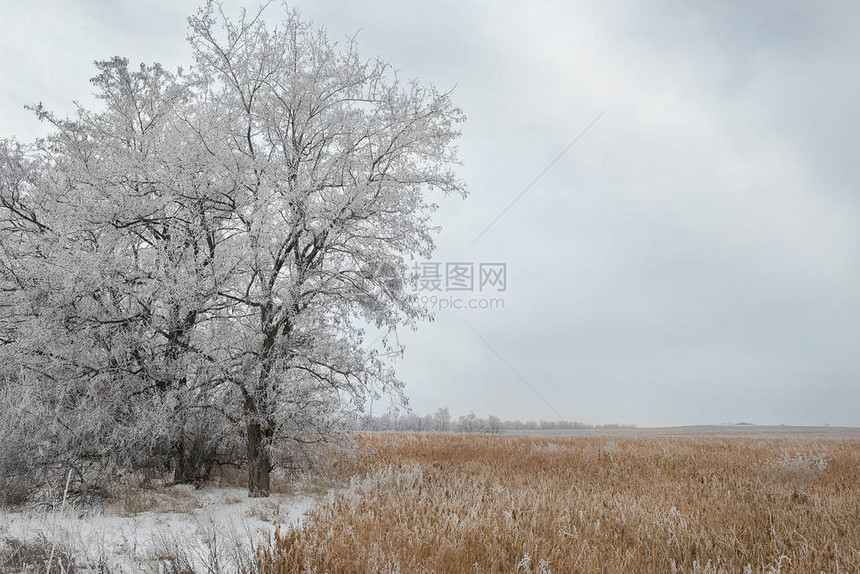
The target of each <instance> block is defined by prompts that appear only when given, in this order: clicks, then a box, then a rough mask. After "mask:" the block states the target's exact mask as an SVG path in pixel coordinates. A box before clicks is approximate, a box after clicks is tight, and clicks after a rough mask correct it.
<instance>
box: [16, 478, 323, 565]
mask: <svg viewBox="0 0 860 574" xmlns="http://www.w3.org/2000/svg"><path fill="white" fill-rule="evenodd" d="M314 499H315V497H314V496H313V495H310V494H272V495H271V496H270V497H269V498H257V499H249V498H248V495H247V489H244V488H232V487H230V488H227V487H224V488H220V487H214V486H213V487H207V488H203V489H200V490H195V489H194V487H192V486H186V485H182V486H172V487H165V488H163V489H160V490H156V491H141V492H136V493H130V494H129V495H128V497H127V498H126V499H125V500H122V501H120V502H118V503H115V504H113V505H110V506H104V507H96V508H81V507H75V506H74V505H69V506H67V507H66V508H65V509H60V508H57V509H53V510H52V509H31V510H25V511H16V512H11V511H9V510H5V511H3V512H2V514H0V545H2V553H0V556H2V557H3V558H4V559H5V561H6V564H5V565H3V566H0V572H16V571H18V570H19V569H20V568H21V566H20V563H21V562H29V563H31V564H32V563H34V562H36V563H38V562H40V561H41V562H43V563H44V562H46V561H47V560H49V559H50V556H51V550H52V549H53V554H54V556H53V560H52V562H53V564H54V568H53V569H52V570H51V571H56V572H63V571H74V572H88V571H93V572H111V573H117V572H244V571H250V570H251V569H252V568H253V566H252V564H253V559H254V555H255V551H256V547H257V546H258V545H259V544H261V543H264V542H266V541H267V540H269V539H270V538H271V536H272V535H273V533H274V532H275V529H276V527H277V525H287V524H297V523H299V522H301V520H302V517H303V516H304V514H305V513H306V512H307V511H308V510H309V508H310V507H311V505H312V504H313V502H314ZM143 508H146V510H142V509H143ZM16 554H17V555H18V556H17V557H16ZM39 554H43V555H44V556H37V555H39ZM16 558H20V559H22V560H20V561H19V560H17V559H16ZM0 564H2V562H0ZM16 564H18V566H16ZM31 571H39V572H44V571H45V567H43V568H42V569H39V570H31Z"/></svg>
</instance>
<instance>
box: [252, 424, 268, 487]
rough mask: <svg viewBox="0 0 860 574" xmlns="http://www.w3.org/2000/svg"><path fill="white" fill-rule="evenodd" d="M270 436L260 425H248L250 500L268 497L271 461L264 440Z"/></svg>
mask: <svg viewBox="0 0 860 574" xmlns="http://www.w3.org/2000/svg"><path fill="white" fill-rule="evenodd" d="M267 435H269V436H267ZM270 435H271V433H270V432H267V431H266V430H265V429H263V427H262V425H261V424H260V423H258V422H250V423H248V496H249V497H251V498H260V497H264V496H269V473H270V472H271V470H272V461H271V460H270V459H269V453H268V452H267V451H266V448H265V446H266V445H265V442H266V441H265V439H266V438H270Z"/></svg>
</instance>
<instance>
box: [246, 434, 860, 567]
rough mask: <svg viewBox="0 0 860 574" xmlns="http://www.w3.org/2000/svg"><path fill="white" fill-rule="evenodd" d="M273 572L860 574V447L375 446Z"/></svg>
mask: <svg viewBox="0 0 860 574" xmlns="http://www.w3.org/2000/svg"><path fill="white" fill-rule="evenodd" d="M362 444H363V450H362V454H361V455H360V456H359V457H358V459H357V460H356V461H355V467H354V468H353V472H354V476H353V477H352V479H351V480H350V482H349V485H348V486H347V487H346V488H345V489H343V490H342V491H341V492H339V493H338V494H336V495H335V496H334V497H333V498H332V499H331V500H330V502H329V503H327V504H325V505H322V506H320V507H319V508H317V510H315V511H314V512H313V513H312V514H311V515H310V516H309V517H308V518H307V519H306V520H305V521H304V522H303V525H302V526H301V527H300V528H298V527H293V528H289V529H287V530H285V531H282V532H281V533H280V534H279V535H278V537H277V539H276V541H275V543H274V544H273V545H271V546H269V547H268V548H265V549H263V550H262V551H261V556H260V559H261V565H262V571H263V572H266V573H271V574H276V573H277V574H283V573H288V572H289V573H292V572H320V573H321V572H556V573H562V572H582V573H592V572H594V573H598V572H599V573H605V572H627V573H630V572H697V573H707V572H713V573H716V572H727V573H728V572H732V573H734V572H767V573H773V572H780V573H789V572H794V573H804V574H806V573H818V572H828V573H829V572H838V573H857V572H860V442H856V441H843V442H836V441H814V442H813V441H803V442H794V441H790V440H742V439H683V438H674V439H643V438H624V439H618V438H616V439H612V440H609V439H606V438H587V439H575V438H569V439H561V438H559V439H536V438H527V437H506V436H502V437H490V436H457V435H417V434H403V435H393V434H371V435H367V436H365V437H363V441H362Z"/></svg>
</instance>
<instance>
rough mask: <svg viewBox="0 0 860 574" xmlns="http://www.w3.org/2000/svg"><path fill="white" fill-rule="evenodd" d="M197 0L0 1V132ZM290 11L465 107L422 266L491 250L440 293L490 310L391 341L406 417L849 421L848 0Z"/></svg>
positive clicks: (854, 369) (443, 316)
mask: <svg viewBox="0 0 860 574" xmlns="http://www.w3.org/2000/svg"><path fill="white" fill-rule="evenodd" d="M197 5H198V3H197V2H194V1H186V0H156V1H147V2H139V1H137V0H134V1H127V0H122V1H114V0H110V1H108V0H103V1H93V0H87V1H84V0H64V1H59V0H57V1H55V2H48V1H44V0H32V1H28V2H23V1H22V2H11V1H5V0H4V2H3V4H2V7H0V71H2V81H0V137H8V136H11V135H15V136H17V137H18V138H19V139H22V140H29V139H32V138H33V137H36V136H38V135H42V134H44V133H45V132H44V126H42V125H40V124H39V123H38V122H37V121H36V120H35V119H34V118H33V117H32V114H30V113H28V112H26V111H24V110H23V106H24V104H30V103H37V102H39V101H42V102H44V103H45V105H46V107H48V108H49V109H52V110H55V111H57V112H60V113H68V112H69V111H70V110H71V109H72V106H71V102H72V101H73V100H78V101H81V102H82V103H84V104H86V105H91V104H92V102H93V99H92V97H91V87H90V85H89V83H88V79H89V78H90V77H91V76H93V75H94V74H95V72H94V68H93V67H92V61H93V60H97V59H99V60H101V59H107V58H110V57H111V56H114V55H120V56H125V57H128V58H129V59H131V60H132V61H133V62H140V61H145V62H152V61H158V62H161V63H162V64H164V65H165V66H168V67H171V68H173V67H176V66H179V65H187V63H188V62H189V59H190V51H189V50H188V48H187V46H186V44H185V34H186V32H185V16H187V15H189V14H191V13H192V12H194V10H195V9H196V7H197ZM225 5H226V6H227V7H228V11H229V10H233V9H234V8H235V7H236V6H239V5H240V3H239V2H232V1H231V2H226V3H225ZM290 5H291V6H293V7H297V8H299V9H300V10H301V11H302V14H303V15H304V17H305V18H307V19H310V20H312V21H314V22H315V23H317V24H320V25H323V26H325V27H326V28H328V31H329V36H330V38H332V39H337V40H341V39H345V38H346V37H347V36H352V35H354V34H355V33H356V32H359V31H360V32H359V35H358V39H359V46H360V50H361V53H362V54H363V55H364V56H366V57H375V56H379V57H381V58H382V59H383V60H386V61H389V62H391V63H392V64H393V65H394V66H395V67H396V68H398V69H400V70H402V73H403V74H404V75H405V76H410V77H417V78H419V79H420V80H422V81H423V82H426V83H433V84H435V85H436V86H437V87H439V88H441V89H449V88H454V87H455V86H456V89H455V91H454V96H453V97H454V100H455V102H456V103H457V104H458V105H459V106H460V107H462V108H463V110H464V111H465V113H466V115H467V117H468V120H467V122H466V123H465V124H464V125H463V135H462V138H461V140H460V142H459V147H460V155H461V159H462V161H463V166H462V168H461V170H460V173H461V175H462V177H463V179H464V180H465V181H466V182H467V185H468V187H469V190H470V196H469V197H468V199H466V200H465V201H463V200H457V199H452V200H450V201H443V207H442V209H440V211H439V212H438V223H439V224H440V225H441V226H442V228H443V230H442V232H441V234H440V236H439V241H438V244H439V249H438V252H437V255H436V256H435V257H434V261H435V262H440V263H441V264H442V267H443V270H444V265H445V263H449V262H452V263H454V262H459V263H474V264H475V268H476V272H477V268H478V265H479V264H480V263H490V262H503V263H505V264H506V271H507V289H506V291H504V292H502V293H494V292H484V293H480V292H476V293H452V292H443V293H442V294H441V295H442V296H443V297H445V298H446V299H447V298H448V297H457V298H459V299H460V300H462V301H464V304H468V301H469V300H472V299H476V300H477V299H480V298H482V297H492V298H501V299H503V303H504V309H492V310H477V309H476V310H465V309H464V310H453V309H446V310H440V311H438V313H437V318H436V321H434V322H433V323H428V324H424V325H422V326H421V328H420V329H419V331H418V332H415V333H411V332H410V333H406V334H403V335H402V336H401V341H402V342H404V343H405V344H406V346H407V351H406V357H405V359H404V360H403V361H402V363H401V364H400V366H399V373H400V375H401V378H402V379H403V380H404V381H405V382H406V384H407V393H408V395H409V396H410V398H411V401H412V406H413V408H414V409H415V410H416V411H418V412H419V413H426V412H431V411H433V410H435V409H436V408H437V407H439V406H442V405H447V406H448V407H450V409H451V411H452V412H453V413H454V414H461V413H464V412H467V411H470V410H473V411H475V412H476V413H477V414H479V415H482V416H483V415H486V414H496V415H498V416H500V417H501V418H520V419H527V418H528V419H546V420H552V419H556V418H558V416H562V417H564V418H566V419H569V420H580V421H584V422H589V423H608V422H619V423H635V424H639V425H640V426H653V425H678V424H717V423H724V422H738V421H749V422H754V423H759V424H780V423H783V424H813V425H816V424H824V423H826V422H827V423H830V424H834V425H837V424H838V425H860V408H858V405H860V320H858V319H860V194H858V191H860V190H858V182H860V161H858V158H857V154H858V150H860V114H858V109H857V108H858V102H860V75H858V74H857V61H858V58H860V35H858V34H857V33H856V30H857V25H858V23H860V3H857V2H853V1H844V2H828V3H813V2H803V3H801V2H786V1H761V2H754V3H750V2H740V1H739V2H730V1H724V2H719V3H709V4H708V5H707V6H702V5H699V3H691V2H683V1H681V0H677V1H642V2H607V1H595V2H565V1H561V0H559V1H556V2H534V1H530V2H516V3H506V4H505V7H504V9H499V4H498V3H495V2H474V1H466V0H457V1H437V2H426V1H425V2H416V1H401V2H397V3H389V2H382V1H376V0H364V1H362V2H334V1H327V0H325V1H322V0H314V1H310V0H304V1H298V2H293V3H291V4H290ZM251 6H253V5H249V7H251ZM279 10H280V8H279V7H278V6H275V7H274V10H272V12H273V15H275V14H276V13H277V12H279ZM602 112H605V113H603V115H602V116H600V118H599V120H598V121H597V122H596V123H594V124H593V125H592V127H591V128H590V129H588V130H587V131H586V133H584V134H583V135H582V137H581V138H580V139H579V140H578V141H576V143H575V144H574V145H573V146H571V147H570V148H569V149H568V150H567V151H566V152H565V153H564V154H563V155H562V156H561V157H560V158H558V160H557V161H556V162H555V163H552V162H553V160H554V159H556V158H557V157H558V156H559V154H560V153H561V152H562V151H563V150H565V148H567V146H568V145H569V144H570V143H571V142H572V141H573V140H574V138H576V137H577V135H578V134H580V133H581V132H582V131H583V129H585V128H586V127H587V126H588V125H589V124H590V123H591V122H592V121H593V120H594V119H595V118H597V117H598V116H599V115H600V114H601V113H602ZM550 164H552V165H551V167H550V168H549V169H548V170H547V171H546V172H545V173H544V174H543V175H542V176H541V177H540V178H539V179H538V180H537V181H536V182H535V183H534V185H532V186H531V188H529V189H528V191H526V192H525V193H524V194H523V195H522V196H521V197H520V199H519V200H518V201H516V202H515V203H514V204H513V206H511V207H510V208H509V209H507V211H505V209H506V207H507V206H509V205H510V204H511V202H512V201H514V200H515V199H516V198H517V197H518V196H519V195H520V194H521V193H522V192H523V191H524V190H525V189H526V187H527V186H529V184H530V183H532V182H533V181H534V180H535V178H536V177H537V176H538V175H540V174H541V173H542V172H544V170H545V169H546V168H547V167H548V166H550ZM502 212H504V213H503V215H501V217H499V215H500V214H501V213H502ZM497 218H498V219H497ZM494 220H495V223H493V221H494ZM491 223H492V225H490V224H491ZM488 226H489V229H487V230H486V232H485V233H484V234H483V235H481V236H480V238H479V239H478V240H477V241H476V242H474V244H472V242H473V241H474V240H475V239H476V238H477V236H478V235H479V234H480V233H481V231H482V230H484V229H486V228H487V227H488ZM470 244H472V245H471V246H470ZM428 295H429V293H428ZM506 363H507V364H506ZM529 387H532V389H533V390H531V389H530V388H529Z"/></svg>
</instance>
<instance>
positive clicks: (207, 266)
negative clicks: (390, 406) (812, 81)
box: [0, 2, 464, 496]
mask: <svg viewBox="0 0 860 574" xmlns="http://www.w3.org/2000/svg"><path fill="white" fill-rule="evenodd" d="M189 25H190V33H189V41H190V43H191V46H192V49H193V54H194V60H193V62H192V64H191V65H190V66H189V67H188V70H187V72H184V73H183V72H178V73H176V74H173V73H169V72H167V71H165V70H164V69H162V68H161V67H160V66H158V65H154V66H141V67H139V68H138V69H132V68H130V67H129V65H128V62H127V61H126V60H124V59H120V58H115V59H113V60H110V61H107V62H102V63H99V64H98V68H99V74H98V76H96V77H95V78H94V79H93V83H94V85H95V87H96V90H97V96H98V97H99V98H100V99H101V100H102V102H103V106H102V109H98V110H88V109H84V108H80V109H79V110H78V113H77V115H76V116H75V118H73V119H59V118H55V117H54V116H52V115H51V114H49V113H48V112H46V111H44V110H43V109H42V108H41V107H39V108H37V109H36V112H37V113H38V115H39V116H40V117H41V118H42V119H44V120H47V121H50V122H52V124H53V125H54V127H55V128H56V131H55V133H54V135H52V136H51V137H49V138H47V139H46V140H43V141H41V142H37V144H36V145H34V146H31V147H22V146H20V145H18V144H15V143H14V142H5V143H3V149H2V150H0V151H2V152H3V153H2V156H3V157H2V158H0V198H2V199H3V201H2V203H0V208H2V213H3V215H2V218H3V219H2V222H3V225H4V228H3V233H4V237H3V249H2V252H0V265H2V276H0V289H2V290H3V291H2V296H3V299H2V301H0V345H2V347H0V349H2V348H5V350H0V353H6V355H7V356H15V357H17V358H18V360H19V362H20V363H21V366H22V367H25V368H26V369H28V370H30V371H32V373H31V374H30V375H28V380H31V379H32V378H35V379H38V380H40V381H42V384H43V385H44V388H45V389H46V393H47V394H51V392H53V395H54V399H52V400H57V398H56V397H57V392H56V385H54V384H51V383H46V381H57V380H60V379H62V380H65V381H70V385H71V384H72V383H71V382H73V383H74V384H73V385H72V386H74V388H75V390H73V391H71V392H72V398H74V397H81V396H85V397H90V399H91V400H92V403H93V406H92V407H91V408H92V409H93V410H94V411H98V412H99V413H101V415H100V416H101V417H102V419H103V420H104V421H112V423H111V424H112V425H113V427H112V428H114V429H116V428H120V429H123V428H124V429H127V430H128V432H129V433H131V434H135V433H136V434H135V436H140V432H139V429H141V428H148V429H150V431H151V433H150V434H152V435H153V436H155V435H157V436H159V437H166V438H164V440H161V439H159V440H161V442H159V443H158V444H159V446H158V447H157V448H162V449H165V448H166V449H167V450H168V451H169V452H170V453H171V454H170V456H171V457H172V460H173V467H174V471H175V476H176V478H177V480H181V479H184V478H188V477H189V476H196V475H198V474H200V473H201V471H200V469H199V468H198V469H195V468H193V463H192V464H191V467H189V456H188V449H189V448H190V447H191V446H192V443H193V441H190V439H189V437H188V436H186V434H187V430H188V424H187V423H186V421H188V420H190V419H189V417H190V416H191V414H192V413H200V412H203V411H205V412H209V413H213V414H215V415H217V416H218V417H220V418H219V420H220V421H221V423H220V424H221V426H220V427H219V429H221V430H219V432H225V433H227V434H230V433H232V435H233V436H236V435H241V436H243V437H244V440H245V442H246V447H247V448H246V451H247V462H248V467H249V493H250V495H251V496H261V495H267V494H268V491H269V473H270V471H271V468H272V463H273V461H276V457H277V456H280V454H279V453H283V452H288V451H289V445H291V444H292V445H293V447H301V445H303V444H306V443H308V442H314V441H319V440H325V439H326V438H327V437H328V436H330V433H331V432H332V431H333V429H335V428H336V427H337V426H338V424H339V422H340V418H341V417H342V416H343V412H344V407H345V406H348V405H352V408H361V406H362V404H363V401H364V399H365V398H366V397H367V396H368V394H369V393H376V392H389V393H395V394H397V393H399V390H400V388H401V384H400V383H399V381H398V380H397V379H396V377H395V375H394V372H393V370H392V367H391V364H390V362H389V360H390V358H391V357H393V356H396V355H397V354H399V353H400V352H401V349H400V347H399V345H397V344H392V343H390V341H391V340H396V337H388V336H385V337H383V338H382V349H381V350H375V349H370V348H368V346H367V345H366V344H365V341H364V329H365V328H366V327H367V326H368V325H372V326H373V328H374V329H375V330H378V331H381V332H383V333H388V334H390V333H392V332H394V331H395V330H396V329H397V328H398V327H401V326H410V327H412V326H414V325H415V324H416V322H417V321H419V320H420V319H422V318H425V317H427V316H428V312H427V310H426V309H425V308H424V307H423V306H422V305H421V304H420V301H419V299H418V297H417V296H416V294H414V293H411V292H410V291H409V290H407V289H405V288H404V281H405V280H406V279H407V278H408V275H409V269H410V266H411V261H412V260H414V259H416V258H421V257H428V256H429V255H430V254H431V252H432V250H433V247H434V245H433V235H434V233H435V231H436V229H435V227H433V224H432V220H431V216H432V213H433V211H434V209H435V204H434V202H433V201H432V200H431V199H430V194H431V193H432V192H434V191H435V192H439V193H440V194H441V195H446V194H452V193H453V194H463V193H464V190H463V186H462V184H461V182H460V181H459V180H458V179H457V177H456V176H455V174H454V173H453V171H452V169H451V168H452V165H453V164H454V163H456V153H455V149H454V147H453V146H452V144H453V142H454V140H455V139H456V137H457V136H458V131H457V129H456V128H457V124H458V123H459V122H460V121H462V113H461V112H460V110H459V109H457V108H456V107H455V106H454V105H453V104H452V103H451V100H450V98H449V95H448V94H447V93H439V92H437V91H436V90H435V89H433V88H430V87H423V86H421V85H420V84H419V83H417V82H415V81H409V82H403V81H402V80H400V78H399V77H398V74H397V73H396V72H395V71H394V70H393V69H392V68H391V67H390V66H389V65H387V64H385V63H383V62H381V61H379V60H364V59H361V58H360V57H359V55H358V53H357V51H356V46H355V44H354V43H353V42H352V41H348V42H347V43H346V44H345V45H338V44H336V43H333V42H331V41H329V40H328V38H327V37H326V34H325V32H324V31H323V30H320V29H316V28H314V27H312V26H311V25H310V24H308V23H306V22H303V21H302V20H301V19H300V17H299V16H298V14H297V13H296V12H289V13H287V14H286V15H285V18H284V20H283V21H282V22H281V23H280V24H279V25H277V26H274V27H268V26H267V25H266V24H265V22H264V19H263V13H262V12H260V13H257V14H254V15H253V16H252V17H249V16H247V15H246V14H245V13H244V12H243V14H242V15H241V17H240V18H239V20H238V21H232V20H231V19H229V18H228V17H226V16H225V15H224V14H223V12H222V11H221V9H220V6H219V5H217V4H215V3H212V2H210V3H208V4H207V5H206V6H205V7H204V8H203V9H201V10H200V11H199V12H198V13H197V14H196V15H195V16H193V17H191V18H189ZM28 396H29V395H28ZM67 399H68V397H67ZM69 402H71V403H74V404H77V403H75V401H74V400H71V399H68V400H66V403H62V401H61V403H62V404H67V403H69ZM86 404H87V405H90V403H88V402H87V403H86ZM88 408H90V407H88ZM146 413H149V415H148V416H147V414H146ZM102 419H100V420H102ZM194 420H195V421H199V420H200V419H199V418H197V417H196V415H195V418H194ZM153 421H157V423H154V422H153ZM96 426H97V427H98V428H100V429H104V428H108V427H109V426H110V425H108V424H107V422H105V424H99V425H96ZM131 429H138V430H135V431H134V432H132V430H131ZM120 434H121V433H120ZM96 442H98V441H96ZM108 442H109V441H108ZM99 444H105V441H102V442H101V443H99ZM194 444H196V443H194ZM165 445H166V446H165ZM276 446H280V447H281V448H275V447H276ZM149 448H151V449H152V448H156V447H155V446H152V445H150V446H149ZM203 474H205V472H203Z"/></svg>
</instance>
